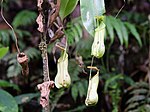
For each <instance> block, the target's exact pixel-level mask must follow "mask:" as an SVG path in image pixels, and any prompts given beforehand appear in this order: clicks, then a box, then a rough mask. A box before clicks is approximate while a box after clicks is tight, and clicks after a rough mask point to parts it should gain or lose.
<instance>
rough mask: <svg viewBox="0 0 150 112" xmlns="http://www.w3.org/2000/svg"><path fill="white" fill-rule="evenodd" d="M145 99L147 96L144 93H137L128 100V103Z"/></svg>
mask: <svg viewBox="0 0 150 112" xmlns="http://www.w3.org/2000/svg"><path fill="white" fill-rule="evenodd" d="M144 99H145V96H144V95H135V96H133V97H131V98H130V99H129V100H128V101H127V104H128V103H131V102H139V101H142V100H144Z"/></svg>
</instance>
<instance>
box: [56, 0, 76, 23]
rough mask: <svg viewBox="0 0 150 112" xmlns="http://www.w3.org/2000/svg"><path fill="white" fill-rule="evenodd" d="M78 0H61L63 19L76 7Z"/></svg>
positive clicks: (60, 12)
mask: <svg viewBox="0 0 150 112" xmlns="http://www.w3.org/2000/svg"><path fill="white" fill-rule="evenodd" d="M77 3H78V0H61V4H60V11H59V15H60V17H61V19H62V20H63V19H64V18H65V17H66V16H68V15H69V14H70V13H71V12H72V11H73V10H74V9H75V7H76V5H77Z"/></svg>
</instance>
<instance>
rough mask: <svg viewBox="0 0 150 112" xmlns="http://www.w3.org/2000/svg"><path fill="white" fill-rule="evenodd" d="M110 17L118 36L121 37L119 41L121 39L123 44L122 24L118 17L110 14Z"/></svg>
mask: <svg viewBox="0 0 150 112" xmlns="http://www.w3.org/2000/svg"><path fill="white" fill-rule="evenodd" d="M109 19H110V21H111V24H112V25H113V27H114V29H115V31H116V33H117V35H118V38H119V41H120V43H121V45H123V35H122V30H121V26H120V24H119V22H118V19H116V18H114V17H112V16H109Z"/></svg>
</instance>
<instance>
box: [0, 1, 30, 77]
mask: <svg viewBox="0 0 150 112" xmlns="http://www.w3.org/2000/svg"><path fill="white" fill-rule="evenodd" d="M1 16H2V18H3V20H4V21H5V23H6V24H7V25H8V26H9V27H10V28H11V30H12V33H13V36H14V38H15V46H16V49H17V52H18V54H17V61H18V63H19V64H20V65H21V66H22V74H23V75H24V76H28V74H29V67H28V56H27V55H26V54H25V53H24V52H20V49H19V46H18V39H17V35H16V33H15V30H14V28H13V27H12V26H11V25H10V24H9V22H8V21H7V20H6V19H5V17H4V15H3V0H1Z"/></svg>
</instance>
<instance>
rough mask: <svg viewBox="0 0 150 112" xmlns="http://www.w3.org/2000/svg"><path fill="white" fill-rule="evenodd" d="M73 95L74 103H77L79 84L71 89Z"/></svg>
mask: <svg viewBox="0 0 150 112" xmlns="http://www.w3.org/2000/svg"><path fill="white" fill-rule="evenodd" d="M71 95H72V98H73V100H74V101H76V99H77V97H78V86H77V84H76V83H75V84H73V86H72V88H71Z"/></svg>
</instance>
